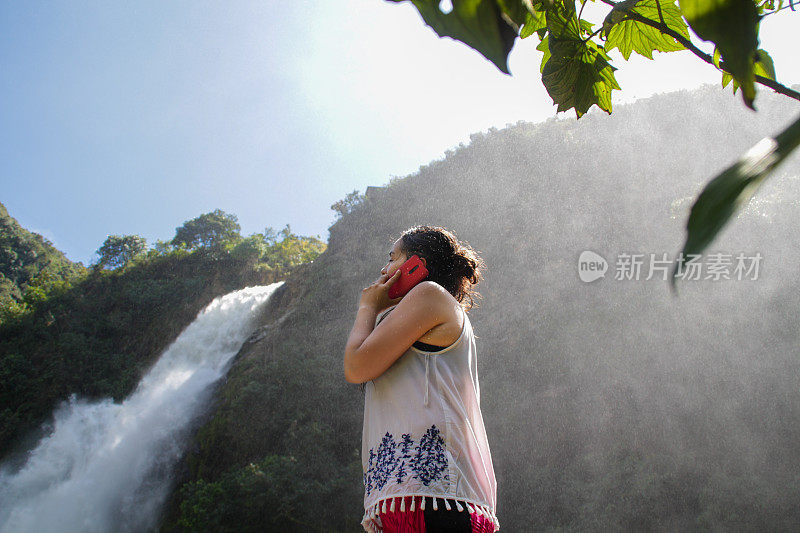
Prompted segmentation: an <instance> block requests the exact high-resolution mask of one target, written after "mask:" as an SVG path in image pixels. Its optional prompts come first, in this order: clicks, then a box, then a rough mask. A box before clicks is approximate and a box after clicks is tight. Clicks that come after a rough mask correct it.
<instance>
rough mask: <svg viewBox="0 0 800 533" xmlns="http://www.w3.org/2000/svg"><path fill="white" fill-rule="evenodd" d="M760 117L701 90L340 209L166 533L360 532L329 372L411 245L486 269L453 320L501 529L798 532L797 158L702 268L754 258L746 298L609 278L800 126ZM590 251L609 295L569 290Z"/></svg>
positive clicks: (475, 143) (506, 143) (743, 286)
mask: <svg viewBox="0 0 800 533" xmlns="http://www.w3.org/2000/svg"><path fill="white" fill-rule="evenodd" d="M759 104H760V107H759V111H758V113H749V112H745V111H743V110H742V109H741V108H740V107H741V105H740V103H739V102H737V101H735V100H734V99H732V98H730V96H729V95H728V94H723V92H722V91H721V90H719V89H718V88H716V87H715V88H710V87H709V88H705V89H703V90H699V91H696V92H692V93H688V92H679V93H672V94H665V95H659V96H655V97H652V98H650V99H647V100H643V101H640V102H638V103H635V104H631V105H626V106H619V108H618V109H616V110H615V111H614V114H613V115H612V116H611V117H608V116H605V115H602V116H601V115H600V114H598V113H589V114H588V115H586V116H585V117H583V118H582V119H581V120H580V121H577V122H576V121H575V120H573V119H566V120H557V119H552V120H549V121H547V122H544V123H541V124H529V123H518V124H516V125H512V126H509V127H507V128H505V129H502V130H499V131H498V130H492V131H489V132H487V133H481V134H475V135H473V136H472V138H471V142H470V143H469V145H468V146H460V147H458V148H457V149H454V150H452V151H448V152H447V153H446V157H445V158H443V159H442V160H439V161H434V162H432V163H430V164H428V165H426V166H424V167H421V168H420V170H419V172H417V173H414V174H413V175H411V176H408V177H406V178H402V179H395V180H393V181H392V182H391V183H389V184H388V186H387V187H385V188H383V189H374V188H373V189H370V191H369V193H368V194H367V195H366V197H365V198H363V199H362V200H361V201H360V202H355V201H354V202H351V203H350V204H349V207H348V208H347V209H343V210H342V212H343V213H344V214H343V216H342V218H341V219H340V220H339V221H338V222H337V223H336V224H335V225H333V226H332V227H331V229H330V232H331V237H330V241H329V243H328V248H327V250H326V251H325V252H324V253H323V254H322V255H321V256H320V257H319V258H318V259H317V260H316V261H314V262H313V264H309V265H306V266H304V267H303V268H301V269H298V270H296V271H295V272H294V273H293V274H292V275H291V276H290V277H289V279H288V280H287V282H286V284H285V285H284V286H283V287H282V288H281V289H280V290H279V292H278V293H276V295H275V297H274V298H273V299H272V300H271V301H270V303H269V305H268V308H267V312H266V314H265V318H264V321H263V325H262V327H261V328H260V329H259V332H258V335H257V337H256V339H257V340H255V341H254V342H252V343H249V344H248V345H246V346H245V347H244V349H243V350H242V352H240V354H239V357H238V359H237V361H236V363H235V365H234V366H233V368H232V369H231V371H230V373H229V375H228V378H227V380H226V382H225V383H224V384H223V385H222V386H221V387H220V389H219V391H218V394H217V397H216V403H215V406H214V408H213V410H212V412H211V413H210V414H209V417H208V420H207V422H206V423H205V425H204V426H203V427H202V428H201V429H200V431H199V432H198V434H197V436H196V438H195V442H194V444H193V446H192V451H191V453H190V455H189V457H187V459H186V461H185V464H184V468H183V472H182V479H180V480H179V483H178V486H177V487H176V490H175V492H174V494H173V497H172V502H171V504H170V505H169V508H168V509H167V510H166V512H165V517H164V521H163V529H164V530H169V531H172V530H188V531H208V530H213V531H264V530H269V531H285V532H290V531H358V530H359V525H358V523H359V521H360V518H361V514H362V494H363V493H362V490H363V487H362V477H361V466H360V458H359V453H360V433H361V421H362V418H361V417H362V413H363V411H362V409H363V397H362V394H361V392H360V390H359V387H357V386H353V385H350V384H347V383H346V382H345V380H344V377H343V372H342V354H343V350H344V345H345V341H346V339H347V334H348V332H349V330H350V327H351V325H352V320H353V317H354V315H355V311H356V304H357V302H358V297H359V293H360V289H361V288H363V287H364V286H366V285H367V284H369V283H370V282H371V281H372V280H374V279H375V278H376V277H377V276H378V275H379V271H380V268H381V267H382V266H383V264H384V261H385V256H386V253H387V251H388V249H389V248H390V246H391V243H392V242H393V240H394V239H395V238H396V237H397V236H398V235H399V233H400V232H401V231H402V230H404V229H406V228H408V227H410V226H412V225H416V224H423V223H424V224H438V225H443V226H445V227H447V228H449V229H451V230H453V231H455V232H456V234H457V235H458V236H459V237H460V238H461V239H464V240H467V241H468V242H469V243H470V244H471V245H472V246H473V247H474V248H475V249H477V250H478V251H480V252H481V253H482V255H483V257H484V259H485V261H486V263H487V265H488V271H487V273H486V279H485V281H484V282H483V283H482V284H481V286H479V288H480V290H481V293H482V294H483V299H482V301H481V304H480V307H478V308H476V309H474V310H472V311H471V313H470V316H471V320H472V324H473V327H474V329H475V332H476V334H477V336H478V351H479V372H480V378H481V392H482V408H483V415H484V418H485V421H486V425H487V431H488V435H489V442H490V445H491V448H492V453H493V458H494V465H495V469H496V473H497V478H498V484H499V494H498V499H499V502H498V509H497V511H498V517H499V520H500V523H501V528H502V529H503V530H505V531H510V532H516V531H543V530H561V529H567V530H579V531H580V530H601V531H606V530H607V531H614V530H692V529H703V530H708V529H719V530H755V529H759V530H788V529H794V528H795V527H796V524H797V523H800V511H799V510H798V507H797V505H796V501H797V499H798V497H800V483H798V481H797V480H798V479H800V469H799V468H798V466H797V465H799V464H800V449H798V447H797V442H798V439H800V424H798V422H797V420H800V387H798V384H799V383H800V362H799V357H798V356H800V338H799V337H798V335H799V334H798V332H800V328H798V318H797V316H796V312H795V311H796V309H797V307H798V304H799V303H800V296H799V295H798V290H797V289H798V284H797V278H796V274H795V270H796V268H795V265H796V263H797V259H798V255H800V254H799V253H798V252H799V251H800V250H798V247H797V245H796V239H795V238H793V237H794V232H795V228H796V225H797V221H798V215H799V214H800V213H798V199H800V164H798V159H797V157H795V158H793V159H792V160H790V161H788V162H787V163H786V164H785V165H784V167H782V169H779V171H778V172H777V173H776V175H774V176H773V177H772V178H770V179H771V181H770V182H768V183H767V185H766V186H765V187H764V188H763V190H761V191H759V193H758V194H757V197H756V199H755V201H754V202H753V204H752V205H751V206H749V207H748V209H746V210H745V211H744V212H743V214H742V215H741V216H739V217H738V219H737V220H736V221H734V222H733V223H732V224H731V226H730V227H729V228H728V229H727V230H726V231H725V232H724V234H723V235H722V237H721V238H720V239H719V240H718V241H717V242H715V243H714V244H713V245H712V246H711V249H710V250H709V252H720V253H725V254H732V255H734V256H735V255H736V254H738V253H744V254H747V255H748V256H752V255H754V254H756V253H760V254H761V256H762V257H763V262H762V263H761V270H760V272H759V275H758V276H757V278H756V279H750V278H746V279H741V280H737V279H735V278H734V279H727V280H726V279H720V280H717V281H714V280H713V279H708V280H685V281H681V282H679V283H678V289H679V294H680V295H679V297H677V298H674V297H672V296H671V295H670V293H669V289H668V285H667V282H666V281H663V280H662V279H661V277H660V276H659V275H657V276H656V277H655V279H650V280H645V278H646V270H645V268H646V266H647V264H645V267H643V270H642V276H641V277H640V278H639V279H638V280H637V279H620V280H617V279H614V278H615V268H616V265H617V260H618V258H619V257H622V256H623V254H634V253H641V254H644V258H645V261H648V259H649V257H650V256H649V254H656V256H657V257H659V258H660V257H661V256H662V255H661V254H662V253H667V254H668V255H669V258H671V259H674V258H675V254H676V251H677V250H678V249H680V246H681V245H682V242H683V237H684V225H685V221H686V217H687V214H688V208H689V206H690V205H691V198H693V197H694V195H696V194H697V193H698V191H699V190H700V188H701V187H702V184H704V183H705V182H707V181H708V179H709V177H711V176H712V175H714V173H715V172H717V171H719V170H720V169H722V168H724V167H725V166H726V165H728V164H729V163H730V162H731V161H732V160H734V159H735V158H736V157H738V155H739V154H741V153H742V152H743V151H744V150H746V149H747V148H748V147H749V146H751V145H752V144H754V143H755V142H756V141H757V140H759V139H760V138H761V137H762V136H764V135H767V134H770V133H773V132H776V131H779V130H780V128H781V127H782V126H783V125H785V124H786V123H787V122H788V121H789V120H790V119H792V118H793V117H794V116H795V115H796V114H797V112H798V109H797V107H796V106H793V105H792V104H791V103H787V102H786V101H782V100H781V99H779V98H774V97H772V98H771V97H770V96H769V95H767V94H763V95H762V96H761V97H760V101H759ZM380 181H381V177H376V182H380ZM585 250H591V251H594V252H595V253H598V254H600V255H601V256H603V257H604V258H605V259H606V260H607V261H608V263H609V270H608V272H607V273H606V276H605V278H604V279H599V280H597V281H595V282H593V283H584V282H582V281H581V280H580V279H579V277H578V257H579V256H580V254H581V252H582V251H585ZM704 276H705V272H704Z"/></svg>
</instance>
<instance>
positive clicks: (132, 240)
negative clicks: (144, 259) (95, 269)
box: [97, 235, 147, 268]
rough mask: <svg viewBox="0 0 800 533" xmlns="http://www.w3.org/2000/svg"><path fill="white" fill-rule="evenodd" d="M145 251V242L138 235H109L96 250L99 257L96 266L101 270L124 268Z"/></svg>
mask: <svg viewBox="0 0 800 533" xmlns="http://www.w3.org/2000/svg"><path fill="white" fill-rule="evenodd" d="M146 251H147V241H146V240H145V238H144V237H140V236H138V235H125V236H120V235H109V236H108V238H107V239H106V240H105V242H104V243H103V245H102V246H101V247H100V248H99V249H98V250H97V255H99V256H100V261H99V262H98V266H99V267H101V268H103V267H105V268H120V267H124V266H126V265H127V264H128V263H130V262H131V261H133V260H134V259H135V258H136V257H139V256H141V255H143V254H144V253H145V252H146Z"/></svg>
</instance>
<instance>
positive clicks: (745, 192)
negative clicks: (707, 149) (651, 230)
mask: <svg viewBox="0 0 800 533" xmlns="http://www.w3.org/2000/svg"><path fill="white" fill-rule="evenodd" d="M798 145H800V118H798V119H797V120H795V121H794V123H792V124H791V125H790V126H789V127H788V128H786V129H785V130H784V131H782V132H781V133H780V134H779V135H778V136H777V137H775V138H774V139H773V138H770V137H767V138H764V139H762V140H761V141H759V142H758V143H757V144H756V145H755V146H753V147H752V148H751V149H750V150H748V151H747V153H745V154H744V155H743V156H742V157H741V159H739V160H738V161H737V162H736V163H734V164H733V165H732V166H731V167H729V168H728V169H726V170H725V171H724V172H722V174H720V175H718V176H717V177H715V178H714V179H713V180H711V181H710V182H709V183H708V184H707V185H706V186H705V188H704V189H703V192H701V193H700V196H698V197H697V200H696V201H695V202H694V205H693V206H692V211H691V213H690V214H689V220H688V222H687V224H686V229H687V231H688V235H687V236H686V243H685V244H684V245H683V250H682V252H683V253H682V257H688V256H690V255H693V254H699V253H701V252H702V251H703V250H705V248H706V247H707V246H708V245H709V244H710V243H711V241H712V240H713V239H714V238H715V237H716V236H717V234H718V233H719V231H720V230H721V229H722V228H723V226H725V224H726V223H727V222H728V220H730V218H731V217H732V216H733V215H734V214H735V213H736V211H737V210H738V209H740V208H741V207H742V206H744V205H745V204H746V203H747V202H748V201H749V200H750V198H751V197H752V196H753V194H755V192H756V190H757V189H758V187H759V185H761V183H762V182H763V181H764V179H765V178H766V177H767V175H768V174H769V173H770V172H772V170H773V169H774V168H775V167H776V166H777V165H778V164H779V163H780V162H781V161H783V160H784V159H785V158H786V156H788V155H789V154H790V153H791V152H792V151H793V150H794V149H795V148H797V146H798ZM680 266H681V262H680V261H676V263H675V266H674V268H673V276H672V279H671V284H672V286H673V288H674V286H675V281H676V275H677V274H678V272H679V268H680Z"/></svg>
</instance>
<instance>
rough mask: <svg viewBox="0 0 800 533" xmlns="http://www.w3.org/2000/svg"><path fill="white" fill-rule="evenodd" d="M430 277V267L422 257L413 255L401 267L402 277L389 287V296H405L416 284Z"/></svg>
mask: <svg viewBox="0 0 800 533" xmlns="http://www.w3.org/2000/svg"><path fill="white" fill-rule="evenodd" d="M427 277H428V269H426V268H425V265H424V264H422V259H420V258H419V257H417V255H416V254H415V255H412V256H411V257H410V258H409V259H408V261H406V262H405V263H403V265H402V266H401V267H400V277H399V278H398V279H397V280H396V281H395V282H394V284H393V285H392V286H391V287H389V298H400V297H401V296H405V295H406V294H407V293H408V291H410V290H411V289H412V288H413V287H414V285H416V284H417V283H419V282H420V281H422V280H423V279H425V278H427Z"/></svg>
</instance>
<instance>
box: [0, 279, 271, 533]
mask: <svg viewBox="0 0 800 533" xmlns="http://www.w3.org/2000/svg"><path fill="white" fill-rule="evenodd" d="M280 285H281V283H274V284H272V285H269V286H266V287H249V288H246V289H242V290H239V291H235V292H232V293H230V294H227V295H225V296H222V297H219V298H217V299H215V300H214V301H213V302H211V303H210V304H209V305H208V306H207V307H206V308H205V309H204V310H203V311H201V312H200V314H199V315H198V316H197V318H196V319H195V321H194V322H192V324H190V325H189V327H187V328H186V329H185V330H184V331H183V333H181V334H180V336H179V337H178V338H177V339H176V340H175V342H174V343H173V344H172V345H171V346H170V347H169V348H168V349H167V350H166V351H165V352H164V353H163V354H162V355H161V357H160V359H159V360H158V362H157V363H156V364H155V366H153V368H152V369H151V370H150V371H149V372H148V373H147V375H145V376H144V378H143V379H142V381H141V382H140V383H139V385H138V387H137V388H136V391H135V392H134V393H133V394H132V395H131V396H130V397H129V398H128V399H126V400H125V401H124V402H122V403H121V404H117V403H114V402H112V401H111V400H103V401H100V402H87V401H82V400H78V399H75V398H72V399H70V401H69V402H66V403H65V404H63V405H62V406H61V407H60V408H59V409H58V410H57V411H56V413H55V416H54V419H55V420H54V425H53V431H52V433H51V434H50V435H49V436H47V437H45V438H43V439H42V440H41V441H40V442H39V443H38V445H37V446H36V447H35V449H33V450H32V451H31V452H30V454H29V457H28V459H27V462H26V463H25V464H24V465H23V466H22V467H21V468H19V469H17V470H16V471H12V470H11V469H10V467H8V466H6V467H3V468H2V469H1V470H0V532H2V533H7V532H12V531H13V532H15V533H16V532H40V531H61V532H67V533H68V532H73V531H75V532H77V531H81V532H105V531H145V530H151V529H153V528H154V527H155V526H156V524H157V519H158V511H159V509H160V507H161V505H162V504H163V502H164V499H165V498H166V496H167V494H168V491H169V487H170V474H171V471H172V468H173V466H174V465H175V463H176V462H177V460H178V459H179V458H180V457H181V455H182V452H183V446H184V442H185V436H186V433H187V431H188V430H189V429H190V428H191V426H192V421H193V420H195V419H196V417H197V415H198V414H199V413H200V412H201V408H202V406H203V405H204V404H205V402H206V400H208V397H209V395H210V392H211V385H212V384H213V383H214V382H216V381H217V380H218V379H219V378H220V377H222V376H223V375H224V374H225V372H226V371H227V369H228V366H229V365H228V362H229V361H230V360H231V358H232V357H233V356H234V355H235V354H236V353H237V352H238V351H239V349H240V348H241V346H242V344H243V343H244V341H245V340H246V339H247V337H248V335H249V334H250V333H251V332H252V330H253V327H254V320H255V317H256V314H257V311H258V309H259V308H260V307H261V306H262V305H263V304H264V303H265V302H266V301H267V299H268V298H269V296H270V295H271V294H272V293H273V292H274V291H275V289H276V288H278V286H280Z"/></svg>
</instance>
